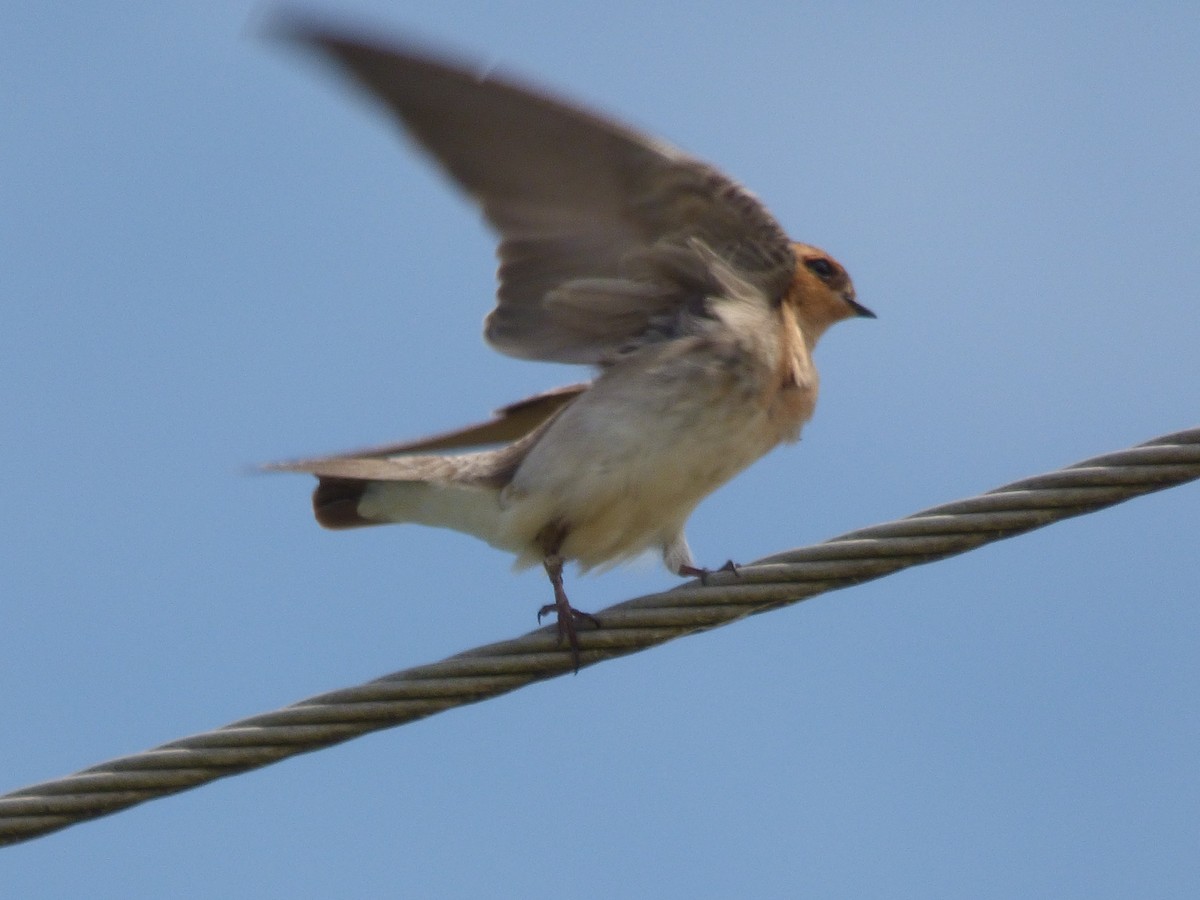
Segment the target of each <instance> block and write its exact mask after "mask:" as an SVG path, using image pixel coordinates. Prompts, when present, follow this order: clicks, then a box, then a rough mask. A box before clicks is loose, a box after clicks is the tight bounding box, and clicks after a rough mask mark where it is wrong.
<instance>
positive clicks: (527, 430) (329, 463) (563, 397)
mask: <svg viewBox="0 0 1200 900" xmlns="http://www.w3.org/2000/svg"><path fill="white" fill-rule="evenodd" d="M588 387H589V385H588V384H587V383H586V382H585V383H581V384H570V385H566V386H565V387H560V388H555V389H554V390H550V391H545V392H544V393H541V394H537V395H536V396H533V397H529V398H527V399H525V400H518V401H517V402H516V403H510V404H509V405H508V406H503V407H501V408H500V409H498V410H496V412H495V414H494V415H493V416H492V418H490V419H489V420H488V421H486V422H480V423H478V424H476V425H469V426H467V427H466V428H459V429H457V430H455V431H446V432H442V433H441V434H435V435H432V436H430V437H427V438H420V439H419V440H415V441H408V442H406V443H403V444H385V445H382V446H378V447H367V448H364V449H362V450H354V451H351V452H349V453H338V454H334V455H331V456H318V457H312V458H309V459H297V460H288V461H285V462H277V463H268V464H267V465H266V466H264V467H263V468H264V469H265V470H266V471H271V472H309V473H312V474H314V475H326V476H330V477H340V478H364V479H371V480H380V481H403V480H408V479H410V478H411V479H417V480H422V479H425V478H429V477H437V476H436V474H434V472H433V469H436V466H433V467H432V468H431V465H432V464H431V463H427V462H424V461H423V460H424V459H426V458H422V459H420V460H418V459H416V458H413V459H405V456H406V455H407V454H413V453H430V452H433V451H437V450H469V449H475V448H480V447H490V446H494V445H496V444H506V443H511V442H515V441H519V440H521V439H522V438H527V437H529V436H530V435H531V434H533V432H535V431H537V429H539V428H541V427H542V426H543V425H545V424H546V423H547V422H548V421H549V420H550V419H552V418H553V417H554V416H555V415H556V414H557V413H558V411H559V410H561V409H562V408H563V407H565V406H566V405H567V404H569V403H570V402H571V401H572V400H574V399H575V398H576V397H578V396H579V395H580V394H582V393H583V392H584V391H586V390H587V389H588ZM397 457H398V458H397Z"/></svg>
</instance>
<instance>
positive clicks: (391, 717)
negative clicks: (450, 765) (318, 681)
mask: <svg viewBox="0 0 1200 900" xmlns="http://www.w3.org/2000/svg"><path fill="white" fill-rule="evenodd" d="M1196 478H1200V428H1192V429H1189V430H1187V431H1180V432H1177V433H1175V434H1169V435H1165V436H1163V437H1159V438H1155V439H1154V440H1151V441H1148V442H1146V443H1144V444H1140V445H1138V446H1136V447H1132V448H1130V449H1127V450H1122V451H1118V452H1116V453H1109V454H1105V455H1104V456H1098V457H1095V458H1094V459H1089V460H1085V461H1084V462H1080V463H1077V464H1075V465H1073V466H1069V467H1068V468H1065V469H1061V470H1059V471H1056V472H1050V473H1048V474H1045V475H1038V476H1035V477H1033V478H1026V479H1023V480H1021V481H1017V482H1013V483H1012V484H1009V485H1005V486H1004V487H1001V488H997V489H996V490H993V491H989V492H988V493H986V494H981V495H979V496H977V497H971V498H969V499H966V500H959V501H956V502H954V503H947V504H944V505H942V506H936V507H933V508H932V509H927V510H925V511H923V512H919V513H916V514H914V515H911V516H908V517H907V518H904V519H899V520H897V521H894V522H888V523H886V524H882V525H873V526H871V527H869V528H863V529H859V530H857V531H851V532H849V533H847V534H844V535H841V536H840V537H836V538H833V539H831V540H828V541H825V542H823V543H820V544H815V545H813V546H810V547H803V548H800V549H797V550H789V551H787V552H785V553H778V554H775V555H773V556H768V557H766V558H764V559H761V560H758V561H757V562H755V563H752V564H750V565H746V566H743V567H742V568H741V569H740V571H739V572H738V573H713V574H712V575H711V576H709V578H708V579H707V581H708V583H707V585H704V584H701V583H700V582H697V581H693V582H690V583H688V584H685V585H682V586H680V587H677V588H675V589H674V590H669V591H664V592H662V593H658V594H650V595H647V596H644V597H639V598H637V599H634V600H628V601H626V602H624V603H620V604H617V605H615V606H612V607H609V608H608V609H606V610H604V611H602V612H600V613H598V614H597V617H598V618H599V619H600V620H601V622H602V625H603V627H602V628H600V629H599V630H595V631H591V630H586V631H581V632H580V633H579V641H580V645H581V648H582V657H581V665H584V666H587V665H593V664H594V663H597V662H600V661H602V660H605V659H611V658H614V657H618V656H624V655H626V654H629V653H634V652H637V651H639V650H645V649H647V648H649V647H653V646H655V645H657V644H661V643H664V642H665V641H668V640H671V639H672V638H676V637H681V636H683V635H685V634H690V633H693V632H697V631H704V630H707V629H710V628H716V627H717V626H719V625H725V624H728V623H729V622H733V621H735V620H737V619H741V618H744V617H745V616H748V615H751V614H754V613H760V612H765V611H766V610H768V609H774V608H777V607H780V606H784V605H788V604H792V603H797V602H799V601H801V600H806V599H808V598H809V597H813V596H815V595H817V594H821V593H824V592H826V591H832V590H836V589H838V588H843V587H848V586H850V585H853V584H859V583H861V582H864V581H870V580H872V579H875V578H881V577H883V576H885V575H889V574H891V573H893V572H896V571H899V570H900V569H905V568H908V567H909V566H914V565H919V564H921V563H927V562H932V561H934V560H939V559H944V558H945V557H947V556H953V555H955V554H958V553H964V552H966V551H967V550H972V549H974V548H976V547H979V546H982V545H983V544H987V543H990V542H992V541H997V540H1000V539H1002V538H1006V537H1012V536H1014V535H1017V534H1021V533H1024V532H1026V531H1031V530H1033V529H1035V528H1040V527H1042V526H1043V525H1048V524H1050V523H1052V522H1056V521H1059V520H1060V519H1065V518H1069V517H1071V516H1077V515H1082V514H1084V513H1089V512H1094V511H1096V510H1099V509H1103V508H1105V507H1107V506H1112V505H1114V504H1116V503H1121V502H1122V501H1124V500H1128V499H1131V498H1132V497H1136V496H1140V495H1142V494H1148V493H1151V492H1153V491H1158V490H1162V489H1164V488H1168V487H1172V486H1175V485H1179V484H1183V483H1185V482H1188V481H1192V480H1194V479H1196ZM572 669H573V665H572V661H571V658H570V655H569V654H568V653H567V652H565V651H564V650H563V648H562V647H560V646H559V645H558V643H557V640H556V633H555V630H554V628H553V626H547V627H545V628H540V629H538V630H536V631H532V632H530V633H529V634H526V635H524V636H522V637H519V638H516V639H514V640H508V641H502V642H500V643H496V644H489V645H487V646H484V647H478V648H476V649H474V650H469V651H467V652H465V653H460V654H458V655H457V656H452V657H449V658H448V659H445V660H442V661H441V662H437V663H432V664H429V665H424V666H418V667H416V668H412V669H406V670H404V671H401V672H396V673H394V674H392V675H388V676H385V677H383V678H380V679H378V680H375V681H371V682H368V683H366V684H362V685H359V686H357V687H351V688H345V689H343V690H337V691H332V692H330V693H326V694H321V695H318V696H316V697H311V698H309V699H307V700H302V701H300V702H299V703H296V704H293V705H291V706H287V707H284V708H283V709H279V710H275V711H274V712H268V713H264V714H262V715H257V716H253V717H251V718H248V719H242V720H240V721H237V722H233V723H232V724H230V725H226V726H225V727H223V728H219V729H217V730H215V731H209V732H204V733H201V734H196V735H192V736H191V737H186V738H182V739H180V740H177V741H172V742H170V743H168V744H163V745H162V746H160V747H156V748H154V749H152V750H147V751H146V752H144V753H137V754H134V755H131V756H124V757H120V758H118V759H114V760H110V761H109V762H106V763H101V764H100V765H97V766H93V767H91V768H88V769H84V770H82V771H80V772H77V773H75V774H74V775H68V776H66V777H64V778H60V779H56V780H54V781H47V782H44V783H42V784H36V785H32V786H30V787H26V788H22V789H20V790H17V791H13V792H12V793H10V794H7V795H4V796H3V797H0V845H5V844H14V843H18V842H21V841H25V840H29V839H30V838H33V837H37V836H39V835H42V834H46V833H49V832H52V831H56V830H58V829H60V828H65V827H66V826H68V825H72V824H75V823H77V822H81V821H85V820H87V819H92V818H96V817H99V816H103V815H107V814H109V813H113V812H117V811H118V810H121V809H125V808H127V807H130V806H134V805H136V804H138V803H142V802H144V801H146V800H151V799H153V798H156V797H163V796H167V795H169V794H174V793H178V792H180V791H184V790H187V789H188V788H192V787H196V786H198V785H201V784H204V783H206V782H209V781H214V780H216V779H218V778H223V777H225V776H228V775H235V774H238V773H240V772H245V771H249V770H251V769H255V768H259V767H261V766H265V765H268V764H270V763H273V762H276V761H278V760H281V759H285V758H287V757H289V756H294V755H296V754H299V753H306V752H309V751H312V750H318V749H321V748H323V747H328V746H331V745H333V744H338V743H341V742H342V741H347V740H350V739H351V738H354V737H358V736H360V735H364V734H367V733H369V732H372V731H377V730H380V729H383V728H390V727H392V726H395V725H402V724H405V723H407V722H412V721H414V720H416V719H421V718H424V717H426V716H431V715H433V714H434V713H439V712H442V711H443V710H446V709H451V708H453V707H456V706H463V705H465V704H468V703H475V702H477V701H480V700H485V699H489V698H491V697H496V696H499V695H501V694H505V693H507V692H509V691H513V690H516V689H517V688H520V687H523V686H525V685H527V684H530V683H532V682H535V681H541V680H544V679H548V678H553V677H555V676H557V675H562V674H564V673H567V672H570V671H572Z"/></svg>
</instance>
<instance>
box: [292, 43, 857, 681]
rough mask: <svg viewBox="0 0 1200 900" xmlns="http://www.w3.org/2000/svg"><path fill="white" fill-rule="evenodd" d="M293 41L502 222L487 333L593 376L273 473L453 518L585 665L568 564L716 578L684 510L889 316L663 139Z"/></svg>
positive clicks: (787, 422)
mask: <svg viewBox="0 0 1200 900" xmlns="http://www.w3.org/2000/svg"><path fill="white" fill-rule="evenodd" d="M286 34H287V36H288V37H290V38H291V39H293V40H296V41H298V42H300V43H302V44H304V45H306V46H308V47H311V48H314V49H316V50H318V51H320V52H322V53H323V54H324V55H326V56H327V57H329V58H331V59H332V60H333V61H335V62H336V63H337V64H338V65H339V66H340V67H341V68H342V70H343V71H344V72H345V73H346V74H348V75H349V76H350V77H351V79H353V80H354V81H356V82H358V83H359V84H360V85H361V86H362V87H365V88H366V89H367V90H368V91H369V92H370V93H371V94H372V95H373V96H374V97H375V99H376V100H378V101H379V102H380V103H382V104H383V105H384V107H385V108H386V109H387V110H389V111H390V112H391V113H392V114H393V115H394V116H395V117H396V118H397V119H398V121H399V123H400V124H401V125H403V126H404V128H405V130H406V131H407V132H408V134H409V135H410V136H411V137H412V138H413V139H414V140H415V141H416V142H417V143H418V144H419V145H420V146H421V147H422V148H423V149H424V150H426V151H427V152H428V153H429V154H430V155H431V156H432V157H433V159H434V160H436V162H437V163H439V164H440V165H441V167H442V168H443V169H444V170H445V171H446V172H447V173H448V174H449V175H450V176H451V178H453V179H454V180H455V181H456V182H457V183H458V184H459V186H460V187H461V188H462V189H463V190H464V191H465V192H466V193H467V194H468V195H469V196H470V197H471V198H472V199H474V200H475V202H477V203H478V204H479V206H480V207H481V209H482V211H483V214H484V216H485V217H486V219H487V221H488V222H489V223H490V224H491V226H492V227H493V228H494V229H495V230H496V231H497V232H498V233H499V237H500V245H499V250H498V255H499V259H500V266H499V288H498V292H497V300H496V307H495V309H493V310H492V311H491V312H490V313H489V314H488V316H487V319H486V322H485V326H484V335H485V337H486V340H487V342H488V343H490V344H491V345H492V346H493V347H495V348H496V349H497V350H499V351H501V352H502V353H507V354H509V355H511V356H517V357H521V358H523V359H538V360H552V361H555V362H566V363H581V364H586V365H591V366H594V367H596V373H595V377H594V378H593V379H592V380H591V381H590V382H587V383H584V384H576V385H572V386H569V387H564V388H559V389H557V390H554V391H550V392H547V393H545V394H541V395H539V396H537V397H533V398H531V399H529V400H524V401H522V402H520V403H515V404H513V405H511V406H507V407H505V408H503V409H501V410H499V411H498V412H497V413H496V415H495V417H494V418H493V419H491V420H490V421H488V422H484V423H482V424H480V425H476V426H472V427H470V428H465V429H462V430H460V431H455V432H451V433H448V434H442V435H438V436H435V437H432V438H428V439H425V440H421V441H415V442H412V443H407V444H397V445H393V446H387V447H378V448H374V449H371V450H366V451H360V452H355V453H347V454H342V455H337V456H327V457H322V458H319V459H306V460H299V461H295V462H286V463H279V464H276V465H273V466H271V467H270V468H273V469H280V470H288V471H296V472H308V473H311V474H313V475H316V476H317V477H318V478H319V484H318V486H317V489H316V492H315V493H314V495H313V507H314V510H315V512H316V518H317V521H318V522H319V523H320V524H321V525H324V526H325V527H327V528H354V527H357V526H364V525H383V524H386V523H389V522H416V523H419V524H422V525H433V526H438V527H442V528H453V529H455V530H457V531H462V532H466V533H467V534H471V535H474V536H476V537H478V538H481V539H482V540H484V541H486V542H487V543H489V544H491V545H492V546H494V547H498V548H501V549H503V550H508V551H511V552H512V553H515V554H516V556H517V560H516V565H517V566H518V567H524V566H529V565H534V564H537V563H540V564H541V565H542V566H544V567H545V570H546V573H547V574H548V575H549V577H550V581H551V584H552V585H553V588H554V603H553V604H548V605H547V606H545V607H543V608H542V610H541V611H540V612H539V614H538V615H539V618H540V617H541V615H542V614H543V613H548V612H555V613H556V614H557V618H558V633H559V640H560V641H562V640H563V639H565V640H566V641H567V642H568V644H569V646H570V649H571V652H572V654H573V657H574V660H575V664H576V667H578V664H579V642H578V638H577V636H576V627H575V626H576V624H577V622H579V621H580V620H581V619H583V620H589V621H591V622H592V623H593V624H599V623H597V622H596V620H595V618H594V617H592V616H588V615H586V614H584V613H580V612H578V611H576V610H575V609H573V608H572V607H571V604H570V603H569V602H568V600H567V595H566V593H565V591H564V589H563V564H564V563H565V562H568V561H572V560H573V561H575V562H576V563H577V564H578V566H579V568H580V570H581V571H586V570H588V569H591V568H593V567H597V566H606V565H609V564H612V563H616V562H620V561H622V560H626V559H629V558H631V557H635V556H638V555H640V554H642V553H643V552H645V551H647V550H650V549H657V550H659V551H661V553H662V557H663V561H664V563H665V564H666V566H667V568H668V569H670V570H671V571H673V572H676V573H679V574H681V575H695V574H701V573H703V572H704V571H705V570H702V569H697V568H696V566H695V564H694V562H693V560H692V555H691V552H690V551H689V549H688V545H687V541H686V539H685V538H684V533H683V529H684V523H685V522H686V520H687V518H688V516H689V515H690V514H691V512H692V510H693V509H694V508H695V507H696V505H697V504H698V503H699V502H700V501H701V500H702V499H703V498H704V497H705V496H706V495H707V494H709V493H710V492H711V491H713V490H714V489H716V488H717V487H718V486H720V485H721V484H723V483H725V482H726V481H728V480H729V479H730V478H732V477H733V476H734V475H736V474H737V473H738V472H740V471H741V470H742V469H744V468H746V467H747V466H748V465H750V463H752V462H754V461H755V460H756V459H758V458H759V457H760V456H762V455H763V454H765V453H766V452H767V451H768V450H770V449H771V448H773V447H775V446H776V445H777V444H779V443H781V442H786V441H795V440H797V439H798V438H799V436H800V429H801V427H802V426H803V425H804V423H805V422H807V421H808V419H809V418H810V417H811V416H812V414H813V408H814V406H815V404H816V400H817V370H816V369H815V368H814V366H813V361H812V352H813V347H814V346H815V345H816V343H817V340H818V339H819V338H820V337H821V335H822V334H823V333H824V332H825V330H826V329H827V328H828V327H829V326H830V325H832V324H834V323H835V322H838V321H840V320H842V319H848V318H850V317H852V316H872V317H873V315H874V314H873V313H872V312H871V311H870V310H868V309H867V308H866V307H864V306H862V305H861V304H860V303H859V302H858V300H857V299H856V298H855V295H854V287H853V285H852V284H851V281H850V276H849V275H848V274H847V273H846V270H845V269H844V268H843V267H842V266H841V265H840V264H839V263H838V262H837V261H836V260H834V259H833V258H832V257H831V256H829V255H828V254H827V253H825V252H824V251H822V250H819V249H817V248H816V247H813V246H810V245H808V244H799V243H793V242H791V241H790V240H789V239H788V237H787V236H786V234H785V233H784V231H783V229H782V228H781V227H780V226H779V224H778V223H777V222H776V221H775V219H774V218H773V217H772V216H771V214H770V213H769V212H768V211H767V210H766V208H765V207H764V206H763V205H762V204H761V203H760V202H759V201H758V200H757V199H756V198H755V197H754V196H753V195H751V194H750V193H749V192H748V191H746V190H745V189H744V188H742V187H741V186H740V185H738V184H737V183H735V182H734V181H732V180H730V179H729V178H727V177H726V176H725V175H723V174H721V173H720V172H719V171H717V170H716V169H714V168H712V167H711V166H709V165H707V164H705V163H703V162H701V161H699V160H697V159H694V158H693V157H691V156H688V155H687V154H685V153H683V152H681V151H679V150H677V149H675V148H674V147H671V146H669V145H668V144H666V143H664V142H662V141H659V140H657V139H654V138H650V137H647V136H645V135H642V134H639V133H638V132H637V131H634V130H632V129H630V128H628V127H626V126H624V125H621V124H619V123H617V122H614V121H612V120H610V119H606V118H602V117H601V116H598V115H596V114H595V113H592V112H588V111H586V110H584V109H581V108H580V107H578V106H575V105H573V104H569V103H566V102H563V101H562V100H558V99H555V98H553V97H551V96H549V95H547V94H545V93H542V92H540V91H536V90H531V89H530V88H528V87H524V86H522V85H520V84H518V83H516V82H514V81H511V80H508V79H507V78H503V77H499V76H497V75H495V74H492V73H489V72H483V71H480V70H473V69H471V68H469V67H463V66H460V65H457V64H453V63H450V62H447V61H445V60H444V59H439V58H435V57H433V56H430V55H428V54H426V53H424V52H418V51H414V50H413V49H411V48H409V47H404V46H396V45H394V44H390V43H387V42H381V41H378V40H376V39H373V38H370V37H367V36H364V35H361V34H357V35H356V34H351V33H346V32H338V31H335V30H330V29H327V28H325V27H320V26H317V27H314V26H300V27H296V26H289V27H288V28H287V29H286ZM497 444H502V445H503V446H499V447H494V448H493V449H483V450H480V449H474V451H473V452H463V451H466V450H471V449H472V448H480V447H487V446H489V445H497ZM432 451H457V452H454V453H453V454H451V455H443V454H441V453H438V454H434V453H432Z"/></svg>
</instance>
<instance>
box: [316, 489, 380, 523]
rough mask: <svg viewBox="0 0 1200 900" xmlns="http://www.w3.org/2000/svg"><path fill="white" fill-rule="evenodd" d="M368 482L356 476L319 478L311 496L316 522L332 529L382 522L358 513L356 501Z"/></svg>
mask: <svg viewBox="0 0 1200 900" xmlns="http://www.w3.org/2000/svg"><path fill="white" fill-rule="evenodd" d="M369 484H370V482H369V481H362V480H360V479H356V478H322V479H320V481H319V482H318V484H317V489H316V490H315V491H313V498H312V503H313V514H314V515H315V516H316V517H317V522H318V524H320V525H321V526H322V527H324V528H333V529H343V528H362V527H364V526H366V525H380V524H382V523H381V522H377V521H373V520H371V519H364V518H363V517H362V516H360V515H359V514H358V502H359V501H360V500H361V499H362V496H363V492H364V491H366V489H367V485H369Z"/></svg>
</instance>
